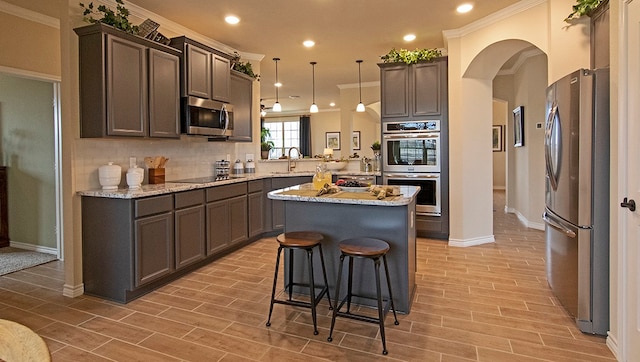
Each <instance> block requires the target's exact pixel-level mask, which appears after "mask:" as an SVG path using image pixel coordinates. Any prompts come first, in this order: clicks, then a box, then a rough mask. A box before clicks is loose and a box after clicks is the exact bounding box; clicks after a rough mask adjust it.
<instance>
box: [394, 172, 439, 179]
mask: <svg viewBox="0 0 640 362" xmlns="http://www.w3.org/2000/svg"><path fill="white" fill-rule="evenodd" d="M385 176H386V177H387V178H396V179H416V178H426V179H433V178H440V175H439V174H430V175H417V174H411V175H399V174H393V173H388V174H385Z"/></svg>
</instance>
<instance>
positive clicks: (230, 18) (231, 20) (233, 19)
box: [224, 15, 240, 25]
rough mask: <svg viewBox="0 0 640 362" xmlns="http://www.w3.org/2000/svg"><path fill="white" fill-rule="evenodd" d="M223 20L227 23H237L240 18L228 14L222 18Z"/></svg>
mask: <svg viewBox="0 0 640 362" xmlns="http://www.w3.org/2000/svg"><path fill="white" fill-rule="evenodd" d="M224 21H226V22H227V23H229V24H233V25H235V24H238V23H239V22H240V18H239V17H237V16H234V15H229V16H227V17H225V18H224Z"/></svg>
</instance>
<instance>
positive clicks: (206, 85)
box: [171, 36, 231, 102]
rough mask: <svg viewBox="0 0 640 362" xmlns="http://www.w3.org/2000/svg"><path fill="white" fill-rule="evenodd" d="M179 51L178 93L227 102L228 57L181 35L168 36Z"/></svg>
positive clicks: (228, 82) (229, 78) (228, 86)
mask: <svg viewBox="0 0 640 362" xmlns="http://www.w3.org/2000/svg"><path fill="white" fill-rule="evenodd" d="M171 46H172V47H174V48H176V49H180V50H181V51H182V52H183V59H182V70H181V71H182V75H183V76H182V83H181V89H182V91H181V95H182V96H183V97H187V96H194V97H199V98H205V99H213V100H216V101H220V102H229V95H230V94H229V92H230V85H231V73H230V60H229V59H230V56H229V55H227V54H224V53H223V52H220V51H218V50H216V49H213V48H210V47H207V46H206V45H204V44H201V43H199V42H197V41H195V40H192V39H189V38H187V37H185V36H180V37H176V38H172V39H171Z"/></svg>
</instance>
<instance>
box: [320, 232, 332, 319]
mask: <svg viewBox="0 0 640 362" xmlns="http://www.w3.org/2000/svg"><path fill="white" fill-rule="evenodd" d="M318 250H320V264H322V277H323V278H324V285H325V287H326V288H327V300H328V301H329V310H332V309H333V307H332V306H331V295H330V294H329V282H328V281H327V268H325V266H324V255H323V253H322V244H318Z"/></svg>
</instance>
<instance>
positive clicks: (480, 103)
mask: <svg viewBox="0 0 640 362" xmlns="http://www.w3.org/2000/svg"><path fill="white" fill-rule="evenodd" d="M532 46H533V44H532V43H530V42H528V41H524V40H519V39H509V40H501V41H497V42H494V43H492V44H489V45H488V46H486V47H485V48H483V49H482V50H480V51H479V52H478V53H477V54H476V55H475V56H474V57H473V59H472V60H471V62H470V63H469V65H468V66H467V67H466V68H464V69H460V72H461V74H460V78H459V79H456V80H455V82H450V145H451V146H450V159H451V164H452V169H451V190H452V192H451V197H450V203H451V212H452V219H451V236H450V239H449V244H450V245H453V246H472V245H477V244H483V243H488V242H493V241H494V238H493V220H492V212H490V210H492V208H493V192H492V190H493V173H492V167H491V165H492V162H493V160H492V158H493V155H492V153H493V152H492V141H491V140H492V139H491V134H492V133H491V129H492V117H491V115H492V101H493V98H494V94H493V88H494V85H493V81H494V78H495V77H496V75H497V74H498V73H499V71H500V69H501V68H502V67H503V65H504V64H505V63H507V62H508V61H509V59H511V58H512V57H513V56H514V55H516V54H518V53H521V52H523V51H525V50H527V49H531V48H532ZM542 58H543V62H544V64H545V66H546V56H543V57H542ZM454 69H455V68H454ZM536 73H543V74H532V75H530V79H528V80H527V82H524V83H518V84H519V88H517V89H516V88H513V89H514V90H513V93H515V94H519V96H518V98H515V97H514V104H515V103H516V100H517V101H518V102H524V100H527V101H526V103H525V104H531V106H530V109H531V111H532V114H531V117H529V119H530V121H531V122H533V123H532V124H533V126H532V127H535V123H538V122H543V120H544V99H545V92H544V89H545V88H546V81H547V74H546V69H545V70H544V71H536ZM455 77H456V74H454V73H453V72H452V71H451V69H450V79H455ZM532 79H536V80H538V81H539V82H541V84H542V87H537V89H536V90H534V91H531V92H530V93H529V92H528V90H527V89H525V88H526V87H524V88H523V87H520V86H521V85H522V84H526V83H528V82H530V81H531V80H532ZM530 97H531V99H535V101H532V102H530V101H529V98H530ZM498 98H500V97H498ZM525 117H526V116H525ZM536 120H539V121H536ZM534 121H535V122H534ZM510 132H511V128H510V127H506V132H505V135H506V144H507V145H509V144H510V138H509V134H510ZM479 135H482V136H479ZM485 135H486V136H485ZM533 144H535V142H533V143H532V145H533ZM541 145H542V144H540V147H542V146H541ZM471 150H473V152H471ZM521 153H522V152H513V155H512V154H511V153H510V152H509V148H508V146H507V159H508V161H507V193H510V187H511V186H510V185H511V184H513V183H512V182H511V181H513V179H514V177H515V176H521V175H524V174H529V173H530V171H529V166H527V167H526V169H527V170H526V172H519V173H515V170H516V168H515V164H514V162H515V160H516V159H515V158H512V157H515V156H517V155H518V154H521ZM537 153H539V152H535V151H532V152H531V154H530V155H529V154H526V155H524V156H520V158H522V159H523V160H526V161H527V164H529V163H530V164H531V168H535V165H537V164H540V165H541V168H540V170H541V173H540V174H542V175H543V174H544V168H543V167H544V160H543V159H542V158H540V161H539V162H541V163H539V162H538V161H535V162H534V160H533V159H532V160H529V157H530V156H531V157H534V158H535V155H536V154H537ZM539 154H541V153H539ZM469 175H473V177H472V178H471V177H468V176H469ZM543 181H544V179H542V180H541V181H540V185H541V187H542V192H541V193H540V195H541V196H540V200H539V201H540V203H541V204H542V206H544V199H543V195H544V183H543ZM529 187H530V186H529V185H527V186H526V187H525V189H527V188H529ZM537 190H538V189H537ZM534 197H535V196H534ZM523 208H524V209H526V215H533V214H534V213H533V212H531V210H532V209H534V208H535V207H533V206H530V205H528V204H526V205H525V206H523ZM542 210H543V209H542ZM542 210H541V211H540V215H541V213H542ZM455 215H460V216H462V217H456V216H455ZM467 215H473V217H472V218H470V217H467ZM465 217H466V218H465Z"/></svg>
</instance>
